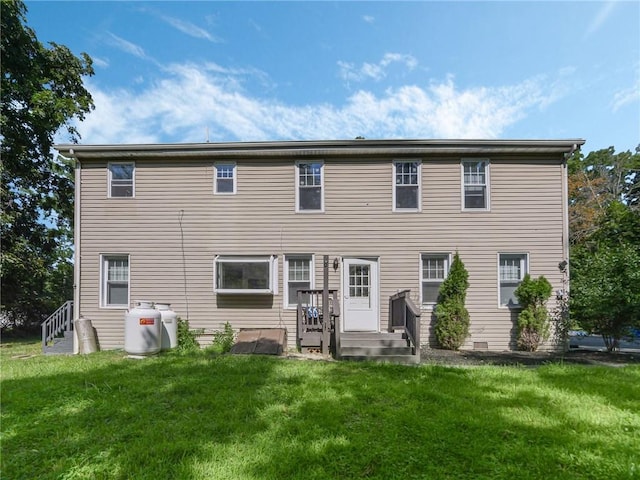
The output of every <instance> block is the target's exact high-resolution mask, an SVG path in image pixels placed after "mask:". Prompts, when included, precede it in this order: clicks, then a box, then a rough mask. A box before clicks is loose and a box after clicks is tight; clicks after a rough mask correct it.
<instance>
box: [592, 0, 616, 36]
mask: <svg viewBox="0 0 640 480" xmlns="http://www.w3.org/2000/svg"><path fill="white" fill-rule="evenodd" d="M615 3H616V2H615V1H608V2H605V3H603V4H602V6H601V7H600V9H599V10H598V13H596V15H595V17H593V19H592V20H591V23H590V24H589V26H588V27H587V29H586V31H585V38H586V37H589V36H591V35H592V34H593V33H595V32H596V31H598V30H599V29H600V27H601V26H602V25H603V24H604V22H606V21H607V19H608V18H609V15H611V12H612V11H613V7H615Z"/></svg>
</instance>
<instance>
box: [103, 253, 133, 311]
mask: <svg viewBox="0 0 640 480" xmlns="http://www.w3.org/2000/svg"><path fill="white" fill-rule="evenodd" d="M100 276H101V287H100V306H101V307H117V308H127V307H128V306H129V256H128V255H101V257H100Z"/></svg>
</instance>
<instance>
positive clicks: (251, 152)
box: [55, 139, 585, 159]
mask: <svg viewBox="0 0 640 480" xmlns="http://www.w3.org/2000/svg"><path fill="white" fill-rule="evenodd" d="M584 143H585V141H584V140H583V139H564V140H322V141H315V140H301V141H269V142H221V143H183V144H112V145H81V144H59V145H56V146H55V148H56V150H58V151H59V152H60V153H61V154H62V155H65V156H71V155H72V154H73V155H75V156H76V157H78V158H81V159H101V158H131V159H136V158H161V157H170V158H173V159H176V158H198V157H207V158H216V157H221V158H273V157H280V158H283V157H284V158H286V157H292V158H300V157H359V156H365V157H376V156H384V157H389V156H394V157H407V156H420V155H426V154H443V155H495V154H516V153H517V154H568V153H571V152H572V151H574V150H575V149H576V148H579V147H580V146H581V145H583V144H584Z"/></svg>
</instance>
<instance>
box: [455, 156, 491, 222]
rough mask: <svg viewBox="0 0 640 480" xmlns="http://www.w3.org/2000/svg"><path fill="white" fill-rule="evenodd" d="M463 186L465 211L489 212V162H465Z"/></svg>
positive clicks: (463, 166)
mask: <svg viewBox="0 0 640 480" xmlns="http://www.w3.org/2000/svg"><path fill="white" fill-rule="evenodd" d="M462 184H463V186H462V202H463V203H462V205H463V209H464V210H489V162H488V160H486V159H477V160H463V161H462Z"/></svg>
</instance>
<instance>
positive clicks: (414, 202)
mask: <svg viewBox="0 0 640 480" xmlns="http://www.w3.org/2000/svg"><path fill="white" fill-rule="evenodd" d="M393 167H394V186H393V210H394V211H402V210H407V211H414V212H415V211H419V210H420V170H421V168H420V162H416V161H410V162H409V161H395V162H393Z"/></svg>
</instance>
